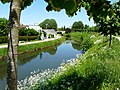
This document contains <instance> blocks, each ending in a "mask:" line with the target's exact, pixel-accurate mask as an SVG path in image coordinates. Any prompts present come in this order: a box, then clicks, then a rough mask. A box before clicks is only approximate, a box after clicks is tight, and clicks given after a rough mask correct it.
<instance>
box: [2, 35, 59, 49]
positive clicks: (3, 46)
mask: <svg viewBox="0 0 120 90" xmlns="http://www.w3.org/2000/svg"><path fill="white" fill-rule="evenodd" d="M59 38H61V36H58V37H56V38H50V39H45V40H40V41H34V42H25V43H19V46H22V45H28V44H35V43H40V42H47V41H52V40H56V39H59ZM7 46H8V45H1V46H0V48H7Z"/></svg>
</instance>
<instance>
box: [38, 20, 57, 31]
mask: <svg viewBox="0 0 120 90" xmlns="http://www.w3.org/2000/svg"><path fill="white" fill-rule="evenodd" d="M40 27H42V28H43V29H46V28H47V29H57V23H56V21H55V20H54V19H46V20H44V21H43V22H41V23H40Z"/></svg>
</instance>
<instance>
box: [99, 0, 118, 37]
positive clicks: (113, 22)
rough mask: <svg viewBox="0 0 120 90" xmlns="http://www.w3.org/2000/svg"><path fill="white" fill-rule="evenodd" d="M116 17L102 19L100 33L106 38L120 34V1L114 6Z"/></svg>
mask: <svg viewBox="0 0 120 90" xmlns="http://www.w3.org/2000/svg"><path fill="white" fill-rule="evenodd" d="M112 9H113V12H114V15H112V16H111V17H110V16H107V18H106V19H103V18H101V20H100V22H99V26H100V32H101V34H104V35H105V36H107V35H109V34H113V35H116V34H120V1H119V2H117V3H115V4H113V5H112Z"/></svg>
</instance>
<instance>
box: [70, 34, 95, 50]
mask: <svg viewBox="0 0 120 90" xmlns="http://www.w3.org/2000/svg"><path fill="white" fill-rule="evenodd" d="M91 35H92V34H88V33H85V32H83V33H80V32H74V33H70V38H71V40H74V42H73V44H72V46H73V48H75V49H77V50H85V51H86V50H88V49H89V48H91V47H92V46H93V44H94V43H93V41H94V40H93V39H91V38H90V36H91Z"/></svg>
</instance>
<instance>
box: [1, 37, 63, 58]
mask: <svg viewBox="0 0 120 90" xmlns="http://www.w3.org/2000/svg"><path fill="white" fill-rule="evenodd" d="M64 40H65V38H64V37H62V38H60V39H56V40H52V41H46V42H41V43H36V44H29V45H24V46H19V48H18V54H22V53H27V52H33V51H36V50H41V49H44V48H47V47H51V46H54V45H56V44H59V43H62V42H63V41H64ZM6 55H7V49H6V48H1V49H0V57H1V58H2V57H4V56H6Z"/></svg>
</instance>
